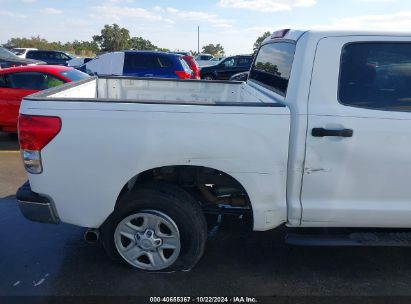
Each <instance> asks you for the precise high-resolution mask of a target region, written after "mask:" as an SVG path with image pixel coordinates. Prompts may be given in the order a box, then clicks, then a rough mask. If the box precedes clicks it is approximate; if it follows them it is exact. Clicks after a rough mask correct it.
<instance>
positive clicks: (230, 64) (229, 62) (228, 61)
mask: <svg viewBox="0 0 411 304" xmlns="http://www.w3.org/2000/svg"><path fill="white" fill-rule="evenodd" d="M236 61H237V60H236V59H235V58H228V59H226V60H224V61H223V62H222V64H223V66H225V67H226V68H229V67H234V66H236Z"/></svg>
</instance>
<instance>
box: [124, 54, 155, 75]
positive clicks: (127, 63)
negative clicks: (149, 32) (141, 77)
mask: <svg viewBox="0 0 411 304" xmlns="http://www.w3.org/2000/svg"><path fill="white" fill-rule="evenodd" d="M159 67H160V62H159V60H158V58H157V56H152V55H144V54H143V55H142V54H133V53H126V54H125V58H124V72H125V73H133V72H135V71H138V70H141V69H156V68H159Z"/></svg>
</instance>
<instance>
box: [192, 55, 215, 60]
mask: <svg viewBox="0 0 411 304" xmlns="http://www.w3.org/2000/svg"><path fill="white" fill-rule="evenodd" d="M213 58H214V56H213V55H211V54H198V55H197V56H196V60H197V61H200V60H204V61H208V60H211V59H213Z"/></svg>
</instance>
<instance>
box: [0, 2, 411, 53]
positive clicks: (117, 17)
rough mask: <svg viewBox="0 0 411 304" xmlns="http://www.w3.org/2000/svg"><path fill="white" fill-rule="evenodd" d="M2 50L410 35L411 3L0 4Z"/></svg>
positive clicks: (231, 47) (238, 46)
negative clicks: (98, 41)
mask: <svg viewBox="0 0 411 304" xmlns="http://www.w3.org/2000/svg"><path fill="white" fill-rule="evenodd" d="M0 21H1V24H2V26H1V31H0V44H3V43H6V42H7V40H8V39H10V38H13V37H31V36H37V35H39V36H40V37H42V38H45V39H47V40H49V41H61V42H67V41H73V40H80V41H81V40H91V39H92V36H93V35H96V34H99V33H100V30H101V29H102V28H103V26H104V25H105V24H113V23H117V24H118V25H119V26H121V27H125V28H127V29H129V30H130V35H131V36H141V37H143V38H145V39H149V40H150V41H151V42H152V43H154V44H155V45H157V46H159V47H163V48H168V49H170V50H172V51H176V50H197V26H199V27H200V49H201V46H204V45H206V44H209V43H214V44H216V43H220V44H221V45H222V46H223V47H224V49H225V51H226V54H227V55H235V54H246V53H251V52H252V47H253V44H254V42H255V40H256V39H257V37H258V36H260V35H261V34H262V33H264V32H265V31H270V32H272V31H275V30H277V29H283V28H296V29H322V28H325V29H361V30H384V31H387V30H388V31H390V30H394V31H396V30H401V31H407V30H409V31H411V0H344V1H341V0H338V1H337V0H200V1H180V0H172V1H171V0H158V1H156V0H82V1H78V0H70V1H61V0H60V1H57V0H0Z"/></svg>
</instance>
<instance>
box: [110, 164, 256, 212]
mask: <svg viewBox="0 0 411 304" xmlns="http://www.w3.org/2000/svg"><path fill="white" fill-rule="evenodd" d="M154 181H161V182H165V183H169V184H173V185H177V186H179V187H182V188H183V189H185V190H186V191H188V192H189V193H190V194H193V195H194V196H195V198H196V199H198V200H199V201H202V202H203V203H204V202H205V203H218V202H226V203H227V202H230V200H228V199H227V200H216V198H217V199H218V198H219V197H218V195H216V193H210V192H211V191H209V189H205V188H206V187H210V186H211V185H213V187H216V186H217V187H219V188H218V189H217V188H216V189H217V190H218V192H219V194H220V198H221V197H222V196H224V197H228V196H231V197H232V200H231V204H232V205H239V206H242V207H244V208H249V209H251V210H252V204H251V201H250V198H249V195H248V193H247V190H246V189H245V187H244V186H243V185H242V184H241V183H240V182H239V181H238V179H237V178H235V177H234V176H233V175H231V174H229V173H226V172H223V171H221V170H218V169H215V168H211V167H205V166H195V165H173V166H162V167H156V168H151V169H147V170H145V171H142V172H140V173H138V174H136V175H134V176H132V177H130V178H129V179H128V180H127V182H126V183H125V184H124V185H123V187H122V189H121V191H120V192H119V193H118V196H117V199H116V204H115V208H117V207H118V206H119V204H120V202H121V198H122V197H123V196H124V195H125V194H126V193H128V192H129V191H132V190H134V189H138V188H139V186H141V185H144V184H146V183H147V182H154ZM206 185H207V186H206ZM222 188H224V189H222ZM222 192H224V193H222Z"/></svg>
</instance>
